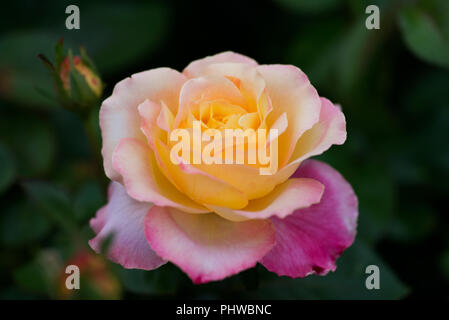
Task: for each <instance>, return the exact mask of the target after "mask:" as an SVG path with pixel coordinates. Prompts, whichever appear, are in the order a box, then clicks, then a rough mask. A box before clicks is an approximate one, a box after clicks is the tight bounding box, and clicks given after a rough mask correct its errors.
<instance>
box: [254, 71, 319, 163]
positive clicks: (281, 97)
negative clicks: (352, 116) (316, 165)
mask: <svg viewBox="0 0 449 320" xmlns="http://www.w3.org/2000/svg"><path fill="white" fill-rule="evenodd" d="M257 71H259V73H260V74H262V76H263V78H264V79H265V83H266V90H267V91H268V95H269V97H270V99H271V103H272V105H273V109H272V112H271V113H270V114H269V116H268V121H267V122H268V124H267V126H268V128H270V127H271V125H272V123H273V122H274V121H275V120H276V119H278V118H279V116H280V115H281V114H282V113H284V112H286V113H287V118H288V128H287V130H286V131H285V132H284V133H283V134H282V135H281V136H280V137H279V166H280V167H283V166H284V165H285V164H286V163H287V161H288V160H289V159H290V156H291V154H292V152H293V149H294V148H295V145H296V142H297V141H298V139H299V138H300V137H301V135H302V134H303V133H304V132H306V131H307V130H308V129H310V128H312V126H313V125H314V124H315V123H316V122H318V119H319V115H320V108H321V101H320V97H319V96H318V93H317V91H316V90H315V88H314V87H313V86H312V85H311V84H310V81H309V80H308V78H307V76H306V75H305V74H304V73H303V72H302V71H301V70H300V69H298V68H297V67H295V66H291V65H261V66H258V67H257Z"/></svg>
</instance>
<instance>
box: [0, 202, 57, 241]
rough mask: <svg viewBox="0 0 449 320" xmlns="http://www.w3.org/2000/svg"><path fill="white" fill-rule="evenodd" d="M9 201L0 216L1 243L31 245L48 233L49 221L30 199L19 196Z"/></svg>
mask: <svg viewBox="0 0 449 320" xmlns="http://www.w3.org/2000/svg"><path fill="white" fill-rule="evenodd" d="M10 202H11V203H10V204H9V205H8V206H6V207H5V208H3V210H2V211H3V212H2V215H1V217H0V242H1V243H2V244H3V245H6V246H12V247H17V246H23V245H32V244H33V243H35V242H37V241H39V240H42V239H43V238H44V237H45V236H46V235H48V232H49V230H50V223H49V222H48V220H46V219H45V215H43V214H42V212H41V211H40V210H36V207H35V206H34V205H33V204H32V203H31V202H30V201H28V200H27V199H26V198H22V197H19V198H17V199H11V200H10Z"/></svg>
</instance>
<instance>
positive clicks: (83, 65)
mask: <svg viewBox="0 0 449 320" xmlns="http://www.w3.org/2000/svg"><path fill="white" fill-rule="evenodd" d="M55 56H56V59H55V65H53V64H52V63H51V62H50V61H49V60H48V59H47V58H46V57H45V56H43V55H39V58H40V59H41V60H42V61H43V62H44V65H45V66H46V67H47V68H48V69H49V70H50V71H51V72H52V74H53V78H54V84H55V90H56V94H57V96H58V98H59V101H60V103H61V104H62V105H63V106H64V107H65V108H67V109H69V110H73V111H82V112H84V111H86V110H88V107H90V106H93V105H95V104H96V103H97V102H98V101H99V99H100V98H101V95H102V93H103V83H102V81H101V79H100V77H99V76H98V73H97V71H96V68H95V66H94V64H93V62H92V60H91V59H90V58H89V57H88V56H87V54H86V51H85V50H84V48H80V55H79V56H74V55H73V53H72V50H70V49H69V50H68V54H65V53H64V49H63V44H62V41H59V42H58V43H57V44H56V48H55Z"/></svg>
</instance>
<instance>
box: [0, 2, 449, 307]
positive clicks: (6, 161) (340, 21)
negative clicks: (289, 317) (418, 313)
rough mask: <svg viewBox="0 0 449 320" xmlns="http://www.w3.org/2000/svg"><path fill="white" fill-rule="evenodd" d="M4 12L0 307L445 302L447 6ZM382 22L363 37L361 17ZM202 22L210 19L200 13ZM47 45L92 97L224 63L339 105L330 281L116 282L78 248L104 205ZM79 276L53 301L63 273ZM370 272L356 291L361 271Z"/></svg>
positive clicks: (131, 276)
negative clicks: (76, 58) (68, 302)
mask: <svg viewBox="0 0 449 320" xmlns="http://www.w3.org/2000/svg"><path fill="white" fill-rule="evenodd" d="M68 4H70V3H69V2H67V1H46V2H44V3H42V2H35V1H26V0H22V1H14V2H8V3H5V4H3V7H4V8H2V11H1V12H0V163H1V166H0V206H1V208H2V210H1V214H0V252H1V253H0V298H3V299H17V298H18V299H33V298H60V299H68V298H73V299H79V298H87V299H89V298H92V299H102V298H108V299H109V298H113V299H115V298H136V299H140V298H157V297H163V298H174V297H178V298H179V297H180V298H182V297H184V298H204V299H214V298H229V297H231V298H262V299H264V298H285V299H317V298H323V299H345V298H351V299H352V298H354V299H398V298H407V297H411V298H416V297H446V298H447V297H449V236H448V233H447V230H446V229H447V225H448V220H449V219H448V216H447V200H448V198H449V184H448V182H447V181H449V94H448V92H449V70H448V68H449V6H448V5H449V2H448V1H446V0H428V1H424V0H396V1H393V0H370V1H368V0H314V1H305V0H273V1H258V2H257V4H252V3H250V4H244V3H242V2H233V1H226V2H209V3H195V2H186V1H178V2H174V1H156V2H145V3H144V2H138V1H127V2H124V1H122V2H119V1H107V2H106V1H97V2H96V3H92V2H90V1H78V3H77V4H78V6H79V7H80V11H81V29H80V30H66V29H65V25H64V23H65V19H66V16H67V15H66V14H65V8H66V6H67V5H68ZM370 4H375V5H378V6H379V8H380V15H381V22H380V26H381V28H380V30H367V29H366V28H365V19H366V17H367V15H366V13H365V8H366V7H367V6H368V5H370ZM212 13H213V14H212ZM60 38H64V43H65V45H66V47H68V48H78V47H79V46H80V45H82V46H84V47H85V48H86V50H87V51H88V52H89V54H90V55H91V57H92V60H94V61H95V63H96V65H97V67H98V71H99V73H100V74H101V76H102V79H103V80H104V82H105V84H106V88H105V96H107V95H109V94H110V93H111V91H112V87H113V85H114V83H116V82H118V81H119V80H121V79H122V78H124V77H127V76H129V75H130V74H132V73H134V72H138V71H142V70H145V69H149V68H154V67H159V66H168V67H172V68H176V69H178V70H180V69H182V68H183V67H184V66H185V65H187V64H188V63H189V62H190V61H191V60H193V59H197V58H200V57H203V56H206V55H209V54H214V53H217V52H220V51H224V50H233V51H236V52H241V53H244V54H247V55H249V56H251V57H253V58H255V59H256V60H257V61H259V62H260V63H287V64H294V65H297V66H298V67H300V68H301V69H302V70H303V71H304V72H305V73H306V74H307V75H308V76H309V78H310V80H311V82H312V83H313V85H314V86H315V87H316V88H317V90H318V92H319V93H320V94H321V95H322V96H325V97H328V98H329V99H331V100H332V101H334V102H335V103H338V104H340V105H341V106H342V108H343V111H344V113H345V116H346V119H347V130H348V139H347V141H346V143H345V144H344V145H343V146H339V147H333V148H331V149H330V150H329V151H328V152H326V153H325V154H324V155H322V156H320V157H319V158H320V159H323V160H325V161H327V162H329V163H330V164H331V165H333V166H334V167H335V168H336V169H338V170H339V171H340V172H342V174H343V175H344V176H345V177H346V178H347V179H348V181H350V183H351V184H352V185H353V187H354V189H355V191H356V193H357V195H358V197H359V202H360V218H359V227H358V235H357V239H356V241H355V243H354V245H353V246H352V247H351V248H350V249H348V250H347V251H346V252H344V253H343V255H342V257H341V258H340V260H338V268H337V271H336V272H334V273H331V274H328V275H327V276H324V277H319V276H310V277H308V278H305V279H289V278H285V277H277V276H276V275H274V274H272V273H270V272H268V271H267V270H265V269H264V268H263V267H262V266H257V267H256V268H253V269H251V270H247V271H245V272H242V273H241V274H239V275H236V276H233V277H231V278H228V279H226V280H224V281H220V282H216V283H209V284H205V285H200V286H196V285H193V284H192V282H191V281H190V280H189V279H188V278H187V276H186V275H184V274H183V273H182V272H181V271H180V270H179V269H178V268H177V267H176V266H174V265H171V264H166V265H164V266H162V267H161V268H160V269H158V270H155V271H151V272H147V271H142V270H126V269H123V268H122V267H120V266H119V265H116V264H113V263H111V262H109V261H107V260H106V259H104V258H103V257H102V255H97V254H94V253H93V252H92V251H91V249H90V248H89V247H88V246H87V241H88V240H89V239H90V238H92V236H93V232H92V230H90V227H89V226H88V222H89V219H90V218H91V217H93V216H94V214H95V212H96V210H98V208H100V207H101V206H102V205H104V203H105V201H106V187H107V180H106V178H105V176H104V173H103V171H102V168H101V158H100V155H99V147H100V146H101V140H100V135H99V128H98V110H99V105H93V106H92V109H91V111H90V114H89V115H88V117H87V120H84V121H83V120H82V119H81V118H80V117H78V116H77V115H76V114H73V113H71V112H69V111H67V110H64V109H63V108H62V107H61V105H60V104H59V102H58V100H57V99H56V96H55V94H54V93H53V92H52V91H51V88H52V81H53V79H52V76H51V74H50V73H49V72H48V71H46V69H45V68H43V67H42V64H41V63H40V62H39V61H38V59H37V58H36V56H37V54H39V53H42V54H45V55H46V56H48V57H49V59H50V60H52V61H53V59H54V52H53V48H54V44H55V43H56V41H58V40H59V39H60ZM74 261H75V262H76V263H78V264H80V265H82V266H83V267H82V268H81V269H82V271H81V272H82V275H83V276H82V284H81V288H82V289H81V290H80V291H77V292H76V293H73V292H64V289H63V288H64V287H63V286H62V283H63V282H64V279H65V276H66V274H65V273H64V271H65V267H66V266H67V265H68V264H70V263H74ZM370 264H376V265H378V266H379V268H380V270H381V289H380V290H371V291H370V290H367V289H366V288H365V286H364V284H365V279H366V276H367V275H366V274H365V268H366V266H368V265H370Z"/></svg>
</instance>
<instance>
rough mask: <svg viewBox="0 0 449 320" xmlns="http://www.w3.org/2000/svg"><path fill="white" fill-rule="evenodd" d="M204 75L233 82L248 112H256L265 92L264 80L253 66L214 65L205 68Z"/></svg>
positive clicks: (231, 63) (232, 63)
mask: <svg viewBox="0 0 449 320" xmlns="http://www.w3.org/2000/svg"><path fill="white" fill-rule="evenodd" d="M203 73H204V75H208V76H218V77H226V78H228V79H229V80H231V81H233V82H234V85H235V86H236V87H237V88H238V89H239V90H240V92H241V93H242V95H243V96H244V97H245V100H246V101H247V104H248V112H255V111H257V105H258V103H259V100H260V98H261V95H262V93H263V92H264V90H265V80H264V78H263V77H262V75H261V74H260V73H259V72H258V71H257V69H256V68H255V67H254V65H249V64H246V63H234V62H226V63H216V64H211V65H209V66H207V68H206V69H205V70H204V72H203Z"/></svg>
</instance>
